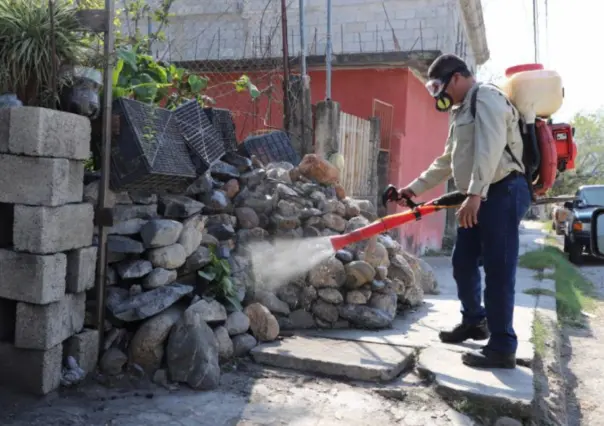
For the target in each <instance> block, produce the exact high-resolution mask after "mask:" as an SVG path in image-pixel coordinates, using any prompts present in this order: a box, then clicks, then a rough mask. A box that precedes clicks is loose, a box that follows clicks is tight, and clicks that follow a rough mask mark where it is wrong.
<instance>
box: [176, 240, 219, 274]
mask: <svg viewBox="0 0 604 426" xmlns="http://www.w3.org/2000/svg"><path fill="white" fill-rule="evenodd" d="M211 261H212V254H211V252H210V249H208V248H207V247H205V246H199V247H198V248H197V249H196V250H195V251H194V252H193V253H192V254H191V255H190V256H189V257H187V260H186V261H185V264H184V266H183V268H182V270H181V271H180V273H181V275H186V274H189V273H191V272H195V271H198V270H199V269H202V268H203V267H204V266H207V265H209V264H210V262H211Z"/></svg>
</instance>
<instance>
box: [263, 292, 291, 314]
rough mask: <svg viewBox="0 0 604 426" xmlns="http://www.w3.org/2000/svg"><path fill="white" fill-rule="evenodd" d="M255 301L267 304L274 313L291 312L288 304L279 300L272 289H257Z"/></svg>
mask: <svg viewBox="0 0 604 426" xmlns="http://www.w3.org/2000/svg"><path fill="white" fill-rule="evenodd" d="M254 301H255V302H258V303H260V304H261V305H262V306H265V307H266V308H267V309H268V310H269V311H271V312H272V313H273V314H281V315H288V314H289V312H290V310H289V306H288V304H287V303H285V302H284V301H282V300H279V298H278V297H277V296H276V295H275V293H273V292H272V291H268V290H256V291H255V292H254Z"/></svg>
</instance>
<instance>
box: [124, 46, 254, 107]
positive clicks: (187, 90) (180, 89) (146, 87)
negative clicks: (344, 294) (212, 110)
mask: <svg viewBox="0 0 604 426" xmlns="http://www.w3.org/2000/svg"><path fill="white" fill-rule="evenodd" d="M209 81H210V80H209V79H208V78H207V77H204V76H200V75H197V74H192V73H190V72H188V71H187V70H185V69H184V68H178V67H176V66H175V65H174V64H165V63H160V62H158V61H156V60H155V59H153V57H152V56H151V55H149V54H147V53H145V51H144V50H143V49H142V48H141V47H140V46H136V47H134V48H130V47H124V48H120V49H119V50H118V51H117V62H116V65H115V67H114V70H113V97H114V98H132V99H136V100H137V101H141V102H145V103H153V104H156V105H161V106H163V107H164V108H168V109H174V108H176V107H177V106H179V105H180V104H182V103H183V102H186V101H189V100H191V99H196V100H197V102H199V104H200V105H202V106H207V105H213V104H215V103H216V102H215V101H214V99H212V98H210V97H209V96H206V95H205V91H206V89H207V88H208V84H209ZM234 84H235V85H236V90H237V91H238V92H241V91H245V90H247V91H249V93H250V95H251V96H252V98H254V97H257V96H259V94H260V92H259V91H258V88H256V86H254V85H253V84H252V83H251V82H250V79H249V77H248V76H246V75H243V76H241V77H240V78H239V80H237V81H236V82H235V83H234Z"/></svg>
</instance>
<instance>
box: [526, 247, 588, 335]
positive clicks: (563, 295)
mask: <svg viewBox="0 0 604 426" xmlns="http://www.w3.org/2000/svg"><path fill="white" fill-rule="evenodd" d="M518 260H519V266H520V267H522V268H527V269H533V270H537V271H542V270H544V269H553V271H554V272H553V274H552V275H551V276H548V275H542V278H550V279H553V280H554V281H555V282H556V300H557V306H556V307H557V310H558V315H559V318H560V320H561V321H564V322H566V323H568V324H572V325H581V324H582V323H583V319H584V318H583V312H584V311H587V310H590V309H592V308H593V290H594V288H593V284H592V283H591V282H590V281H589V280H587V279H586V278H585V277H584V276H583V275H582V274H581V271H580V270H579V269H577V268H576V267H575V266H574V265H573V264H571V263H570V262H569V261H568V260H567V259H566V256H565V255H564V253H562V252H561V251H560V249H559V248H557V247H553V246H549V245H547V246H545V247H544V248H543V249H541V250H535V251H531V252H527V253H525V254H523V255H522V256H520V258H519V259H518Z"/></svg>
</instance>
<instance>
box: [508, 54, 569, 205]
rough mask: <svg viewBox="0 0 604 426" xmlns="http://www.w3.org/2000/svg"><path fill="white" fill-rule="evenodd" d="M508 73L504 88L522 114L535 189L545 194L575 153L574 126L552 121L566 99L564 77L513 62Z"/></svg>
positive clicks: (526, 153)
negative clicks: (513, 64) (563, 84)
mask: <svg viewBox="0 0 604 426" xmlns="http://www.w3.org/2000/svg"><path fill="white" fill-rule="evenodd" d="M505 76H506V80H505V81H504V82H503V84H502V85H501V90H502V91H503V92H504V93H505V94H506V95H507V97H508V98H509V99H510V101H511V102H512V103H513V104H514V106H515V107H516V108H517V109H518V112H519V113H520V115H521V116H522V123H523V128H522V129H521V130H522V133H523V138H524V139H525V143H524V147H525V153H524V154H525V164H527V165H529V168H530V173H531V176H532V178H533V188H534V190H535V193H536V194H537V195H543V194H545V192H547V190H548V189H550V188H551V187H552V186H553V184H554V180H555V179H556V175H557V172H558V171H565V170H567V169H569V168H572V167H574V157H575V155H576V147H575V146H574V143H573V142H572V129H571V127H570V126H569V125H568V124H555V125H552V124H551V120H549V119H550V117H551V116H552V115H553V114H554V113H556V112H557V111H558V110H559V109H560V107H561V106H562V102H563V100H564V88H563V87H562V78H561V77H560V75H559V74H558V73H557V72H556V71H554V70H546V69H544V67H543V65H541V64H525V65H517V66H513V67H510V68H508V69H507V70H506V71H505ZM548 120H549V121H548ZM554 135H555V137H554ZM527 160H528V161H527ZM569 166H570V167H569Z"/></svg>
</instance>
